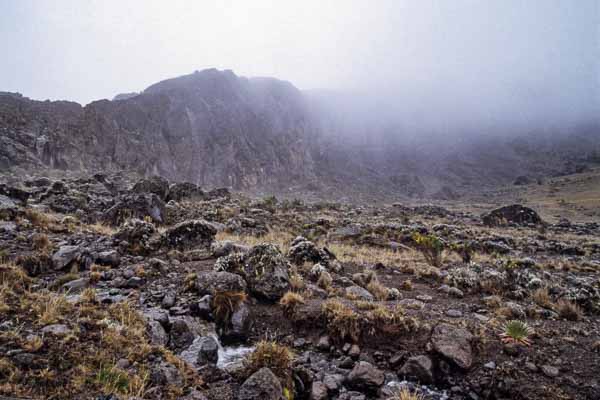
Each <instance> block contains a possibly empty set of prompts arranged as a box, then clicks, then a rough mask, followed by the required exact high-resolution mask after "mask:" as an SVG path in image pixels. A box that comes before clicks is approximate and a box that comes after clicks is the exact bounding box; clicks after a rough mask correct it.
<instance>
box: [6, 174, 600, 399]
mask: <svg viewBox="0 0 600 400" xmlns="http://www.w3.org/2000/svg"><path fill="white" fill-rule="evenodd" d="M504 205H505V206H506V207H497V208H496V209H493V208H494V207H490V206H488V207H487V208H485V207H483V206H482V212H473V211H472V209H471V210H470V209H469V208H468V207H454V208H453V207H449V206H448V207H441V206H439V205H411V206H408V205H403V204H393V205H367V206H364V205H363V206H361V205H348V204H339V203H327V202H321V203H310V204H308V203H304V202H302V201H293V200H280V201H278V200H277V199H276V198H274V197H266V198H262V199H250V198H247V197H244V196H242V195H239V194H236V193H231V192H230V191H229V190H226V189H216V190H212V191H208V192H206V191H203V190H202V189H201V188H199V187H197V186H195V185H193V184H181V183H176V184H169V183H168V182H166V181H164V180H163V179H160V178H149V179H141V180H137V179H134V178H132V177H129V176H127V175H124V174H121V175H119V174H116V175H103V174H96V175H93V176H87V177H68V176H65V177H62V178H60V179H59V178H57V177H52V178H47V177H43V176H36V177H35V178H30V179H27V180H24V181H8V180H7V181H6V183H4V184H0V259H1V261H2V264H1V266H0V395H7V396H13V397H19V398H44V399H65V398H72V399H82V398H91V399H117V398H118V399H125V398H143V399H163V398H173V399H262V400H267V399H292V398H293V399H315V400H316V399H354V400H359V399H376V398H381V399H388V398H394V399H405V400H408V399H599V398H600V353H599V352H600V318H599V316H598V312H599V311H600V279H599V278H600V275H599V274H598V271H599V270H600V223H598V220H597V219H596V221H594V214H592V215H591V216H590V215H588V217H589V218H586V219H584V221H582V222H570V221H569V220H566V219H564V218H563V219H561V218H547V216H546V214H545V213H544V212H540V213H537V212H536V211H534V210H533V209H531V208H529V207H525V206H522V205H511V204H510V203H506V204H504ZM484 211H485V212H484ZM572 220H576V219H572Z"/></svg>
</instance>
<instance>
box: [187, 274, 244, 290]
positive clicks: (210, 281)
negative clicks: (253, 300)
mask: <svg viewBox="0 0 600 400" xmlns="http://www.w3.org/2000/svg"><path fill="white" fill-rule="evenodd" d="M196 289H197V290H198V294H199V295H201V296H203V295H206V294H211V295H212V294H215V293H218V292H246V290H247V285H246V282H245V281H244V279H243V278H242V277H241V276H240V275H238V274H232V273H230V272H224V271H206V272H202V273H200V274H198V277H197V279H196Z"/></svg>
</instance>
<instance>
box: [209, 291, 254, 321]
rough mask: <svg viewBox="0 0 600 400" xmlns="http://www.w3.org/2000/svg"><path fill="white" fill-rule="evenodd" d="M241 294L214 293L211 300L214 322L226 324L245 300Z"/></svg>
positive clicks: (245, 297)
mask: <svg viewBox="0 0 600 400" xmlns="http://www.w3.org/2000/svg"><path fill="white" fill-rule="evenodd" d="M247 298H248V296H247V295H246V293H243V292H216V293H215V294H214V296H213V299H212V312H213V316H214V318H215V321H217V322H218V323H221V324H228V323H229V321H230V320H231V316H232V315H233V313H234V312H235V311H236V310H237V309H238V307H239V306H240V305H241V304H242V303H244V302H245V301H246V300H247Z"/></svg>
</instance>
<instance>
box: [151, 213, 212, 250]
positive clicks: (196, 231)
mask: <svg viewBox="0 0 600 400" xmlns="http://www.w3.org/2000/svg"><path fill="white" fill-rule="evenodd" d="M216 234H217V230H216V229H215V227H214V226H213V225H211V224H209V223H208V222H206V221H204V220H189V221H183V222H180V223H179V224H177V225H175V226H174V227H172V228H169V229H168V230H167V231H166V232H165V233H164V234H163V238H162V241H163V245H164V246H166V247H168V248H173V249H178V250H189V249H192V248H195V247H202V248H209V247H210V245H211V243H212V242H213V239H214V237H215V235H216Z"/></svg>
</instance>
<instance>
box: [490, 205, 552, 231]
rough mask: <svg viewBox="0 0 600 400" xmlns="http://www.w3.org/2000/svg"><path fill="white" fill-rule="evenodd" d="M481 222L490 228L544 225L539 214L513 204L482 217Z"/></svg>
mask: <svg viewBox="0 0 600 400" xmlns="http://www.w3.org/2000/svg"><path fill="white" fill-rule="evenodd" d="M481 220H482V221H483V223H484V224H485V225H488V226H500V225H506V224H507V223H514V224H518V225H527V224H534V225H538V224H541V223H542V219H541V218H540V216H539V215H538V213H537V212H535V211H534V210H532V209H531V208H529V207H525V206H522V205H520V204H513V205H510V206H504V207H500V208H497V209H495V210H492V211H490V212H489V213H487V214H484V215H482V216H481Z"/></svg>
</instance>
